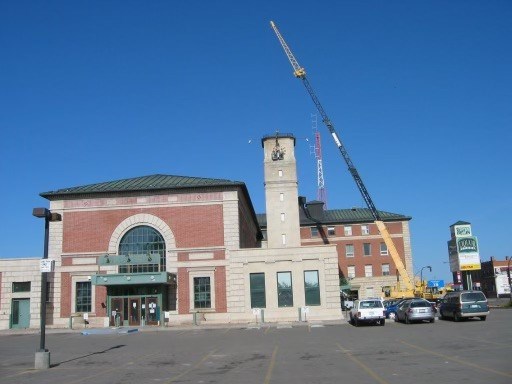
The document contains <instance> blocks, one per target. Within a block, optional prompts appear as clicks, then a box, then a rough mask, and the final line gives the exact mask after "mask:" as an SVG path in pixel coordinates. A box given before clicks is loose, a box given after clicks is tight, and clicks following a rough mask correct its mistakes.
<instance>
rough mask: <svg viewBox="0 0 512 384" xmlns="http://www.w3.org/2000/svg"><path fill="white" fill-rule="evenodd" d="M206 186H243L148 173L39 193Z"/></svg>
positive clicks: (56, 194) (50, 195)
mask: <svg viewBox="0 0 512 384" xmlns="http://www.w3.org/2000/svg"><path fill="white" fill-rule="evenodd" d="M208 187H243V188H244V189H246V187H245V183H243V182H241V181H231V180H226V179H208V178H201V177H186V176H174V175H150V176H142V177H134V178H131V179H121V180H115V181H107V182H103V183H96V184H88V185H82V186H78V187H70V188H62V189H58V190H56V191H48V192H42V193H40V196H42V197H44V198H46V199H50V200H51V199H52V198H55V197H64V196H71V195H84V194H99V193H120V192H138V191H157V190H175V189H187V188H208Z"/></svg>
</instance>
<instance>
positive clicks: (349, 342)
mask: <svg viewBox="0 0 512 384" xmlns="http://www.w3.org/2000/svg"><path fill="white" fill-rule="evenodd" d="M511 320H512V310H508V309H496V310H493V311H492V312H491V315H490V316H489V317H488V319H487V321H485V322H483V321H480V320H473V321H466V322H462V323H454V322H451V321H440V320H438V321H436V322H435V323H434V324H429V323H423V324H411V325H405V324H399V323H394V322H392V321H388V322H387V323H386V326H385V327H379V326H363V327H358V328H356V327H353V326H351V325H348V324H336V325H332V324H331V325H328V324H324V325H323V326H322V325H321V324H310V325H309V326H308V325H300V326H299V325H292V326H290V325H280V326H276V325H271V326H266V325H265V326H263V327H260V328H251V327H249V328H247V327H231V328H217V329H205V328H201V327H195V328H187V329H170V330H169V329H166V330H158V331H156V330H154V331H148V332H137V333H130V334H91V335H88V336H84V335H82V334H80V333H77V332H74V333H47V346H48V348H49V350H50V352H51V364H52V368H50V369H48V370H43V371H37V370H34V369H33V366H34V352H35V349H36V348H37V347H38V345H39V336H38V335H37V334H32V335H27V334H23V335H13V334H6V333H5V332H4V333H0V383H16V384H18V383H19V384H24V383H38V384H39V383H40V384H44V383H66V384H71V383H73V384H74V383H88V384H89V383H94V384H101V383H109V384H110V383H123V384H130V383H227V384H230V383H237V384H238V383H243V384H251V383H263V384H269V383H308V384H310V383H322V384H324V383H340V382H342V381H347V382H353V383H358V384H365V383H380V384H388V383H390V384H391V383H418V384H421V383H428V384H432V383H438V382H442V383H444V382H454V383H465V384H471V383H493V384H499V383H507V384H508V383H511V382H512V364H511V363H512V357H511V356H512V331H511V330H510V324H511Z"/></svg>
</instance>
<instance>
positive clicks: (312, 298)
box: [304, 271, 320, 305]
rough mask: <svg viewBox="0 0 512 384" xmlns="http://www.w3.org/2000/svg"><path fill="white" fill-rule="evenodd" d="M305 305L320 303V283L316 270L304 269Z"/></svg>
mask: <svg viewBox="0 0 512 384" xmlns="http://www.w3.org/2000/svg"><path fill="white" fill-rule="evenodd" d="M304 292H305V296H306V305H320V283H319V281H318V271H304Z"/></svg>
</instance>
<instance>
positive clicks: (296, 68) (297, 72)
mask: <svg viewBox="0 0 512 384" xmlns="http://www.w3.org/2000/svg"><path fill="white" fill-rule="evenodd" d="M270 26H271V27H272V29H273V30H274V32H275V34H276V36H277V38H278V39H279V42H280V43H281V46H282V47H283V50H284V52H285V54H286V56H287V57H288V60H289V61H290V64H291V65H292V67H293V75H294V76H295V77H297V78H299V79H301V80H302V83H303V84H304V86H305V87H306V90H307V91H308V93H309V96H310V97H311V99H312V100H313V103H314V104H315V106H316V108H317V110H318V113H320V116H322V121H323V122H324V124H325V126H326V127H327V129H328V130H329V132H330V134H331V136H332V138H333V140H334V142H335V144H336V146H337V147H338V149H339V151H340V153H341V155H342V156H343V159H344V160H345V163H346V164H347V166H348V171H349V172H350V174H351V175H352V178H353V179H354V181H355V182H356V185H357V188H358V189H359V192H360V193H361V195H362V197H363V199H364V201H365V203H366V206H367V207H368V209H369V210H370V212H371V214H372V216H373V218H374V221H375V224H376V226H377V228H378V229H379V232H380V234H381V235H382V238H383V240H384V242H385V244H386V246H387V248H388V251H389V254H390V255H391V257H392V258H393V262H394V263H395V266H396V268H397V270H398V273H399V274H400V276H401V277H402V278H403V280H404V283H405V287H406V289H407V290H408V291H410V292H411V293H412V292H414V286H413V284H412V282H411V279H410V277H409V274H408V273H407V270H406V269H405V266H404V263H403V262H402V259H401V258H400V256H399V254H398V251H397V250H396V247H395V244H394V243H393V240H392V238H391V235H390V234H389V231H388V229H387V227H386V225H385V224H384V222H383V221H382V219H381V216H380V213H379V211H378V210H377V208H376V207H375V204H374V203H373V200H372V198H371V197H370V194H369V193H368V190H367V189H366V187H365V185H364V183H363V180H362V179H361V176H359V172H357V169H356V167H355V166H354V163H353V162H352V160H351V159H350V156H349V155H348V152H347V150H346V149H345V146H344V145H343V142H342V141H341V139H340V138H339V136H338V134H337V133H336V130H335V128H334V124H333V123H332V122H331V120H330V119H329V116H327V113H326V112H325V110H324V108H323V107H322V104H321V103H320V100H319V99H318V97H317V95H316V93H315V91H314V90H313V87H312V86H311V84H310V83H309V81H308V79H307V78H306V70H305V69H304V68H303V67H301V66H300V64H299V62H298V61H297V59H296V58H295V56H294V55H293V53H292V50H291V49H290V47H289V46H288V44H287V43H286V41H285V40H284V37H283V36H282V35H281V33H280V32H279V30H278V29H277V26H276V24H275V23H274V22H273V21H271V22H270Z"/></svg>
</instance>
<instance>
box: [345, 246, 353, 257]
mask: <svg viewBox="0 0 512 384" xmlns="http://www.w3.org/2000/svg"><path fill="white" fill-rule="evenodd" d="M345 256H346V257H354V244H345Z"/></svg>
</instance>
